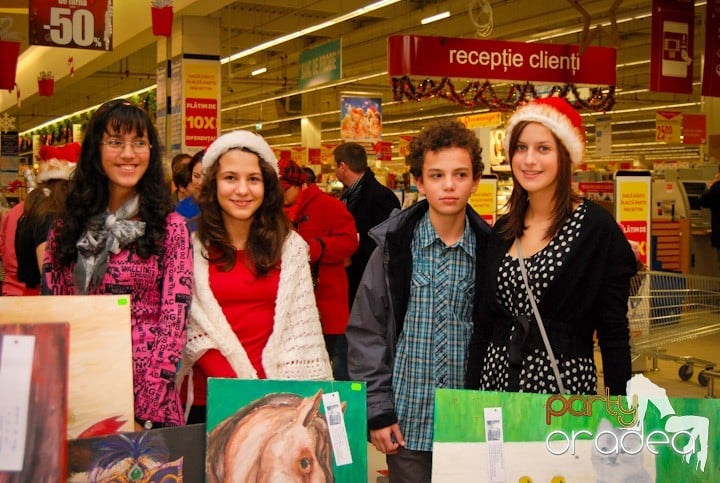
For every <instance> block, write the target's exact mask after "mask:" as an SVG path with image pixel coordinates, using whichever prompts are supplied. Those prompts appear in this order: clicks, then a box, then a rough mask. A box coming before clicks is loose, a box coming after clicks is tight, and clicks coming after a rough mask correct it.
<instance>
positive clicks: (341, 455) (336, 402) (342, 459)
mask: <svg viewBox="0 0 720 483" xmlns="http://www.w3.org/2000/svg"><path fill="white" fill-rule="evenodd" d="M322 400H323V408H324V410H325V419H326V420H327V425H328V428H329V429H330V443H331V444H332V449H333V455H334V456H335V465H337V466H343V465H349V464H352V454H351V453H350V443H349V441H348V435H347V429H346V428H345V417H344V415H343V406H342V404H341V402H340V393H339V392H337V391H335V392H331V393H328V394H323V396H322Z"/></svg>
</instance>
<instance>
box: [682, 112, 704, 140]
mask: <svg viewBox="0 0 720 483" xmlns="http://www.w3.org/2000/svg"><path fill="white" fill-rule="evenodd" d="M706 140H707V117H706V116H705V114H683V115H682V142H683V144H705V141H706Z"/></svg>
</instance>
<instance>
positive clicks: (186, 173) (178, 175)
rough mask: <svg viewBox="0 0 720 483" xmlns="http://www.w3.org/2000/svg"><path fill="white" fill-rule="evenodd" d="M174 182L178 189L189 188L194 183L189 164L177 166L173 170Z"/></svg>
mask: <svg viewBox="0 0 720 483" xmlns="http://www.w3.org/2000/svg"><path fill="white" fill-rule="evenodd" d="M172 180H173V184H175V187H176V188H187V185H189V184H190V181H192V170H190V169H189V168H188V165H187V164H177V165H175V167H174V168H173V173H172Z"/></svg>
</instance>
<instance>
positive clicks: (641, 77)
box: [0, 0, 705, 160]
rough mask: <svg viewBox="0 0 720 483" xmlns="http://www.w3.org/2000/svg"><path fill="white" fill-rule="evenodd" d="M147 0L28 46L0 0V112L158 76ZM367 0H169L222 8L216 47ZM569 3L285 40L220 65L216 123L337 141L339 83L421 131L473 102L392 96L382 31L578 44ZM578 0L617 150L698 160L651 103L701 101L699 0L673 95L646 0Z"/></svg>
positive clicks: (399, 20) (390, 136)
mask: <svg viewBox="0 0 720 483" xmlns="http://www.w3.org/2000/svg"><path fill="white" fill-rule="evenodd" d="M149 3H150V2H148V1H147V0H122V1H119V0H117V1H116V2H115V31H114V35H115V42H116V44H115V47H114V50H113V52H110V53H102V54H101V53H100V52H93V53H92V54H90V53H88V52H86V51H79V50H76V49H62V48H47V47H29V48H28V46H27V22H28V16H27V8H28V2H27V0H24V1H23V0H3V2H2V7H0V18H2V17H10V18H11V19H12V20H13V21H14V26H15V28H14V30H17V31H19V32H20V36H21V40H22V41H23V44H22V52H23V53H22V54H21V59H20V65H19V72H18V79H19V82H18V83H19V85H20V86H21V105H20V106H19V107H18V106H17V104H16V100H17V99H16V92H12V93H8V92H7V91H3V92H2V94H0V114H3V113H7V114H9V115H10V116H13V117H15V118H16V121H15V124H16V128H17V129H18V130H19V131H21V132H22V131H25V130H29V129H32V128H35V127H36V126H38V125H40V124H42V123H44V122H47V121H51V120H53V119H55V118H57V117H59V116H62V115H65V114H69V113H71V112H74V111H77V110H81V109H85V108H87V107H90V106H93V105H96V104H98V103H101V102H103V101H105V100H107V99H110V98H113V97H116V96H121V95H124V94H127V93H128V92H132V91H135V90H137V89H141V88H143V87H147V86H150V85H152V84H154V83H155V70H156V64H157V55H156V52H157V50H158V42H157V40H158V38H156V37H154V36H153V35H152V31H151V28H150V19H149V17H150V12H149ZM369 3H370V0H255V1H247V2H233V1H226V0H194V1H193V0H175V1H174V6H175V18H176V21H178V19H179V18H180V17H182V16H185V15H193V16H205V15H209V16H210V17H213V18H217V19H219V23H220V26H221V29H220V41H221V57H226V56H229V55H231V54H233V53H235V52H237V51H239V50H243V49H246V48H249V47H252V46H255V45H258V44H260V43H263V42H266V41H268V40H272V39H275V38H278V37H281V36H283V35H286V34H289V33H291V32H293V31H296V30H298V29H300V28H304V27H307V26H310V25H316V24H318V23H320V22H323V21H326V20H328V19H331V18H334V17H337V16H339V15H342V14H346V13H348V12H350V11H353V10H355V9H356V8H360V7H363V6H365V5H367V4H369ZM572 3H573V2H572V0H545V1H533V0H504V1H503V0H500V1H490V2H483V1H481V0H462V1H456V0H444V1H436V0H404V1H400V2H398V3H395V4H392V5H390V6H387V7H384V8H381V9H379V10H376V11H374V12H372V13H369V14H367V15H361V16H359V17H357V18H355V19H353V20H349V21H346V22H342V23H339V24H337V25H334V26H331V27H328V28H325V29H322V30H319V31H317V32H314V33H312V34H311V35H308V36H305V37H301V38H298V39H295V40H291V41H288V42H285V43H282V44H280V45H277V46H275V47H272V48H271V49H267V50H265V51H262V52H260V53H257V54H255V55H252V56H249V57H245V58H243V59H240V60H238V61H234V62H232V63H229V64H225V65H223V66H222V68H221V71H222V88H221V93H222V94H221V96H222V102H221V106H222V109H223V113H222V121H221V128H222V129H223V130H229V129H234V128H245V129H255V125H256V124H258V123H262V125H263V127H262V129H261V130H260V132H261V133H262V134H263V135H264V136H265V137H266V138H267V139H268V141H269V142H270V143H271V144H272V145H273V146H278V147H281V146H299V145H301V118H302V117H304V116H309V119H310V120H311V122H312V123H314V124H315V125H319V126H320V128H321V137H322V141H323V142H337V141H338V140H339V137H340V133H339V123H340V113H339V97H340V95H341V93H345V92H362V93H373V94H377V97H382V100H383V107H382V112H383V120H384V131H383V138H384V139H387V140H390V141H394V140H396V139H397V136H398V135H400V134H412V133H415V132H417V131H419V130H420V129H421V128H422V127H423V126H425V125H427V124H428V122H430V121H429V120H430V119H431V118H437V117H439V116H453V117H454V116H459V115H465V114H468V113H469V112H475V110H470V111H469V110H468V109H466V108H463V107H460V106H458V105H456V104H453V103H451V102H449V101H447V100H443V99H433V100H428V101H423V102H398V101H394V100H393V95H392V89H391V82H390V79H389V77H388V75H387V73H386V71H387V66H386V61H387V52H386V44H387V41H386V39H387V37H388V36H389V35H396V34H417V35H435V36H450V37H460V38H488V39H491V40H510V41H529V40H535V41H542V42H548V43H559V44H580V43H582V40H583V33H582V29H581V27H582V25H583V17H582V16H581V14H580V12H579V11H578V10H577V9H576V8H575V7H574V6H573V5H572ZM579 3H580V5H581V6H582V8H583V9H584V10H585V11H587V12H588V14H589V15H590V17H591V23H590V25H591V27H592V28H591V33H592V35H593V37H594V39H593V41H592V43H591V45H594V46H605V47H616V48H617V63H618V66H617V94H616V100H617V102H616V104H615V106H614V108H613V109H612V111H610V113H609V114H610V115H612V119H613V128H612V129H613V135H612V136H613V160H617V159H642V158H646V159H659V158H663V157H666V156H671V157H676V158H680V157H682V156H691V157H692V158H694V159H695V160H697V159H698V158H699V157H700V156H701V153H700V150H699V148H698V147H696V146H694V147H693V146H689V147H687V146H685V147H683V146H680V147H679V148H678V147H671V146H665V145H660V144H658V143H656V142H655V111H656V110H658V109H670V110H678V111H684V112H701V109H702V106H701V104H700V103H701V97H700V93H699V91H700V75H701V70H700V65H701V63H702V53H703V52H702V50H703V44H704V33H703V27H704V16H705V13H704V12H705V6H704V5H702V6H699V5H696V8H695V17H696V22H695V49H694V50H695V55H694V59H693V61H694V62H693V63H694V66H695V68H694V76H695V81H694V88H693V93H692V94H691V95H673V94H660V93H650V92H648V85H649V71H650V64H649V60H648V59H649V55H650V31H651V18H650V3H651V2H650V1H649V0H619V1H615V2H613V1H610V0H597V1H592V0H590V1H581V2H579ZM613 3H619V6H618V7H617V10H616V18H617V19H618V31H617V34H618V36H617V43H616V41H615V40H614V38H615V36H614V35H613V34H614V32H613V29H612V28H611V27H610V25H609V24H610V15H609V9H610V7H611V5H612V4H613ZM483 4H487V5H489V7H490V11H491V12H492V23H491V24H490V23H489V22H488V18H489V17H488V15H487V13H488V10H485V11H484V13H483V11H482V10H481V7H482V5H483ZM444 10H449V11H450V12H451V16H450V18H447V19H444V20H441V21H438V22H435V23H431V24H429V25H424V26H422V25H421V24H420V20H421V19H422V18H425V17H427V16H429V15H433V14H436V13H439V12H441V11H444ZM473 18H475V21H473ZM478 19H479V21H478ZM476 24H479V25H476ZM176 25H177V24H176ZM482 30H485V31H486V32H487V31H488V30H489V31H490V33H489V35H488V36H487V37H480V35H479V32H481V31H482ZM338 38H339V39H341V42H342V56H343V82H342V83H341V84H340V85H332V86H327V87H326V88H323V89H321V90H318V91H316V92H313V93H300V92H299V91H298V90H297V77H298V75H297V66H298V58H299V55H300V53H301V52H302V51H303V50H304V49H307V48H311V47H315V46H317V45H320V44H322V43H323V42H326V41H328V40H332V39H338ZM71 56H72V57H73V58H74V59H75V60H74V62H75V65H74V69H75V72H74V75H73V76H72V77H71V76H70V75H69V65H64V64H66V59H67V58H69V57H71ZM46 65H55V66H56V67H58V66H59V68H56V76H55V77H56V90H55V94H54V95H53V96H52V97H39V96H38V95H37V88H36V86H34V85H33V83H34V79H35V78H36V76H37V74H38V73H39V71H41V70H46V67H45V66H46ZM259 66H266V67H267V68H268V71H267V72H266V73H265V74H262V75H259V76H255V77H253V76H251V74H250V72H251V71H252V70H254V69H255V68H257V67H259ZM607 68H608V69H612V68H615V67H614V66H607ZM57 72H60V74H59V75H58V74H57ZM28 79H29V80H28ZM20 80H22V82H20ZM415 80H416V81H420V80H422V79H415ZM479 80H485V79H479ZM493 84H498V93H499V94H501V95H502V94H503V93H504V92H505V91H503V89H504V87H502V84H500V83H499V82H493ZM455 85H456V88H458V89H461V88H462V87H463V86H464V85H465V81H463V80H460V79H456V80H455ZM538 87H541V86H538ZM546 87H547V86H546ZM604 87H607V86H604ZM265 99H270V100H265ZM263 100H264V101H263ZM298 101H299V102H298ZM479 109H480V108H479V107H478V110H479ZM583 114H584V116H585V119H586V123H587V124H588V133H589V138H588V139H589V143H588V145H589V149H588V153H589V155H590V156H592V153H593V151H594V149H593V140H594V137H593V132H594V120H595V119H596V118H597V117H598V116H599V115H601V113H593V112H589V111H583ZM668 153H669V154H668Z"/></svg>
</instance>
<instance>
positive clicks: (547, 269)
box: [481, 204, 597, 394]
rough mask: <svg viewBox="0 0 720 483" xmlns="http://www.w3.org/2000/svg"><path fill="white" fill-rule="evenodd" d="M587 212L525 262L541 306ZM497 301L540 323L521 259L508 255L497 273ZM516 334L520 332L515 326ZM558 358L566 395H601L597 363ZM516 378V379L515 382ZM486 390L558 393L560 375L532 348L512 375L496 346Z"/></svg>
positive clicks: (579, 212)
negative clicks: (598, 384) (557, 376)
mask: <svg viewBox="0 0 720 483" xmlns="http://www.w3.org/2000/svg"><path fill="white" fill-rule="evenodd" d="M586 211H587V208H586V206H585V204H581V205H580V206H578V208H577V209H576V210H575V211H574V212H573V213H572V215H571V217H570V218H569V219H568V221H567V222H566V223H565V224H564V225H563V227H562V228H561V229H560V231H559V232H558V233H557V234H556V235H555V237H553V239H552V240H551V241H550V243H549V244H548V245H547V246H546V247H545V248H544V249H542V250H541V251H539V252H538V253H536V254H535V255H533V256H532V257H529V258H526V259H525V267H526V268H527V271H528V280H529V281H530V286H531V287H530V288H531V289H532V293H533V296H534V297H535V302H536V303H538V305H539V301H540V300H541V299H542V296H543V293H544V292H545V290H546V289H547V287H548V286H549V284H550V283H552V280H553V275H554V271H555V270H556V269H558V268H559V267H561V266H562V265H563V263H565V261H566V260H567V257H568V254H569V253H570V250H571V249H572V247H573V241H574V240H576V239H577V237H578V234H579V232H580V229H581V227H582V221H583V218H584V216H585V213H586ZM497 297H498V300H499V302H500V304H501V305H503V306H504V307H506V308H507V309H508V310H509V311H510V312H511V313H512V314H513V315H514V316H516V317H517V316H518V315H525V316H526V317H527V318H528V319H529V320H535V317H534V316H533V310H532V306H531V305H530V301H529V299H528V295H527V291H526V290H525V284H524V282H523V279H522V273H521V272H520V264H519V262H518V260H517V258H513V257H512V256H511V255H510V254H509V253H506V254H505V256H504V257H503V259H502V262H501V264H500V270H499V271H498V286H497ZM541 315H542V314H541ZM512 330H513V331H515V330H517V329H516V327H513V328H512ZM541 344H542V343H541ZM555 357H557V359H558V369H559V371H560V374H561V377H562V379H563V384H564V385H565V390H566V391H569V392H570V393H571V394H595V393H596V390H597V372H596V369H595V363H594V361H593V359H592V358H590V357H564V355H563V354H558V353H555ZM514 378H517V380H511V379H514ZM481 388H482V389H484V390H486V391H519V392H534V393H557V392H558V386H557V383H556V381H555V375H554V374H553V370H552V367H551V366H550V359H549V358H548V355H547V352H546V351H545V349H532V350H531V351H530V353H525V354H523V358H522V368H521V369H520V370H519V371H517V370H510V363H509V358H508V347H507V345H497V344H495V343H492V342H491V343H490V346H489V347H488V352H487V355H486V357H485V361H484V363H483V371H482V380H481Z"/></svg>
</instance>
